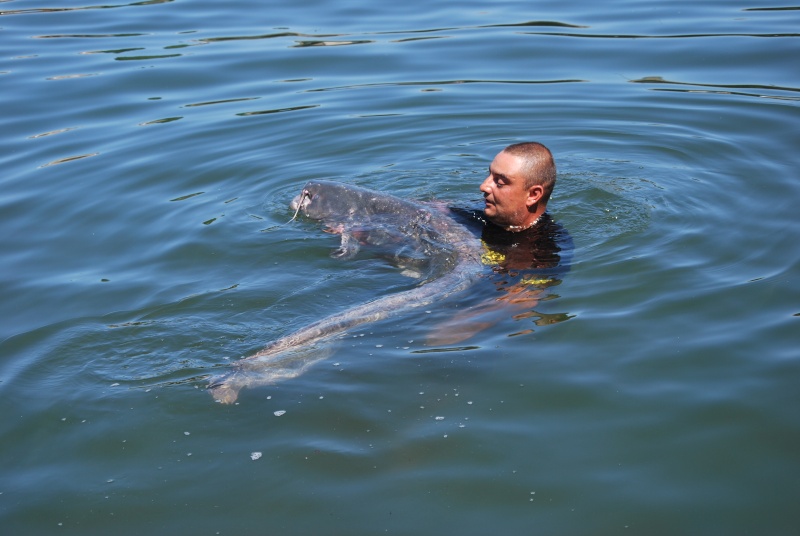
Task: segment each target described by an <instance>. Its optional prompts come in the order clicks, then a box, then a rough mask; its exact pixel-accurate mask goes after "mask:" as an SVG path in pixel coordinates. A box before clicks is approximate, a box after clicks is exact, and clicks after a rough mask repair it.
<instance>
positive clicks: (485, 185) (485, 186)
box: [480, 175, 492, 194]
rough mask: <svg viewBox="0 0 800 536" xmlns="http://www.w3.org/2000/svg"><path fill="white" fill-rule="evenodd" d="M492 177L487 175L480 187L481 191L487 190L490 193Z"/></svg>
mask: <svg viewBox="0 0 800 536" xmlns="http://www.w3.org/2000/svg"><path fill="white" fill-rule="evenodd" d="M491 178H492V176H491V175H489V176H488V177H486V178H485V179H484V180H483V182H482V183H481V187H480V191H481V192H486V193H487V194H488V193H489V183H490V182H491Z"/></svg>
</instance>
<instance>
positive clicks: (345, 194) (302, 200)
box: [290, 181, 361, 220]
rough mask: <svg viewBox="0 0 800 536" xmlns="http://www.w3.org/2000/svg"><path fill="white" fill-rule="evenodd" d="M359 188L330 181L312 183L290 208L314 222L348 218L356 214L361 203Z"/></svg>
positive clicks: (293, 200)
mask: <svg viewBox="0 0 800 536" xmlns="http://www.w3.org/2000/svg"><path fill="white" fill-rule="evenodd" d="M360 194H361V192H359V191H358V189H357V188H354V187H350V186H347V185H345V184H340V183H338V182H330V181H310V182H308V183H306V185H305V186H304V187H303V191H302V192H300V195H298V196H297V197H295V198H294V199H292V202H291V204H290V206H291V207H292V209H293V210H295V211H296V212H295V214H297V213H298V212H301V211H302V212H303V214H305V215H306V216H308V217H309V218H311V219H312V220H329V219H336V218H346V217H349V216H352V215H353V214H355V212H356V211H357V210H358V207H359V202H360V201H361V195H360Z"/></svg>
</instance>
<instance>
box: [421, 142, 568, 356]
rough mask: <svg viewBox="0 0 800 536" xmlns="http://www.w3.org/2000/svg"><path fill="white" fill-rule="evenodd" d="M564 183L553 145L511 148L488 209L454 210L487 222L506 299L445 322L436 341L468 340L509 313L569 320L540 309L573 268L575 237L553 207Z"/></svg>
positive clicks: (487, 257) (487, 240)
mask: <svg viewBox="0 0 800 536" xmlns="http://www.w3.org/2000/svg"><path fill="white" fill-rule="evenodd" d="M555 183H556V165H555V162H554V160H553V155H552V154H551V153H550V150H549V149H547V147H545V146H544V145H542V144H541V143H537V142H524V143H515V144H513V145H509V146H508V147H506V148H505V149H503V150H502V151H501V152H500V153H499V154H498V155H497V156H496V157H495V158H494V160H493V161H492V163H491V165H490V166H489V176H488V177H486V179H485V180H484V181H483V183H482V184H481V186H480V190H481V192H482V193H483V198H484V207H483V211H482V212H480V211H475V210H468V209H467V210H464V209H459V208H453V209H451V210H453V213H454V214H455V215H456V217H458V218H459V219H464V220H466V221H465V223H467V224H468V225H469V223H470V221H469V220H471V222H472V224H473V225H474V223H475V220H478V221H479V222H480V223H481V227H480V230H477V229H476V231H478V232H480V233H481V241H482V242H483V246H484V252H483V255H482V256H481V257H482V260H483V262H484V264H487V265H489V266H492V269H493V271H494V272H495V274H496V276H495V277H493V279H494V283H495V285H496V287H497V290H498V291H500V292H501V294H500V296H499V297H497V298H493V299H492V300H491V301H489V302H483V303H480V304H478V305H475V306H473V307H471V308H469V309H468V310H465V311H463V312H462V313H460V314H458V315H456V316H455V317H454V318H452V319H451V320H450V321H448V322H445V323H444V324H441V325H439V326H438V327H437V329H435V330H434V332H433V333H432V334H431V336H430V337H429V342H431V343H439V344H447V343H450V344H452V343H455V342H459V341H462V340H464V339H466V338H468V337H470V336H472V335H474V334H475V333H476V332H478V331H481V330H482V329H485V328H487V327H489V326H491V325H493V324H495V323H497V322H499V321H501V320H502V319H503V318H507V316H508V314H509V312H510V313H512V314H514V318H517V319H521V318H536V319H537V320H534V322H535V323H536V324H537V325H540V324H544V323H554V322H559V321H562V320H566V319H568V318H569V316H568V315H565V314H543V313H538V312H536V311H534V310H533V309H534V308H535V307H536V306H537V305H538V303H539V301H540V299H541V298H542V297H543V294H544V293H545V291H546V289H548V288H549V287H553V286H555V285H558V284H559V283H561V278H562V277H563V275H564V274H565V273H566V272H568V271H569V263H570V260H571V256H572V249H573V246H572V239H571V238H570V236H569V233H567V231H566V229H564V227H562V226H561V225H560V224H558V223H557V222H555V221H554V220H553V218H552V217H551V216H550V214H549V213H548V212H547V202H548V201H549V200H550V196H551V194H552V193H553V188H554V187H555Z"/></svg>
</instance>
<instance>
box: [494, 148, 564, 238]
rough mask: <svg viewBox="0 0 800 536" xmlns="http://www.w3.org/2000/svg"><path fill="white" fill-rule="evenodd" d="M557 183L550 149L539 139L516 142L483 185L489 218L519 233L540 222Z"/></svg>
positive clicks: (501, 156) (502, 226)
mask: <svg viewBox="0 0 800 536" xmlns="http://www.w3.org/2000/svg"><path fill="white" fill-rule="evenodd" d="M555 185H556V164H555V162H554V161H553V155H552V153H550V150H549V149H548V148H547V147H545V146H544V145H542V144H541V143H537V142H525V143H515V144H514V145H509V146H508V147H506V148H505V149H503V150H502V151H501V152H500V153H499V154H498V155H497V156H495V158H494V160H493V161H492V163H491V165H490V166H489V176H488V177H486V180H484V181H483V184H481V187H480V190H481V192H483V197H484V201H485V204H486V206H485V208H484V209H483V213H484V215H485V216H486V219H487V220H489V221H490V222H491V223H493V224H494V225H497V226H498V227H501V228H502V229H505V230H506V231H510V232H512V233H517V232H520V231H525V230H527V229H530V228H531V227H533V226H534V225H536V224H537V223H538V222H539V220H540V219H541V218H542V216H543V215H544V213H545V211H546V210H547V202H548V201H549V200H550V195H551V194H552V193H553V188H554V187H555Z"/></svg>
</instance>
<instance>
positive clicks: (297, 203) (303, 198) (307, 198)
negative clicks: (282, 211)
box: [289, 189, 313, 215]
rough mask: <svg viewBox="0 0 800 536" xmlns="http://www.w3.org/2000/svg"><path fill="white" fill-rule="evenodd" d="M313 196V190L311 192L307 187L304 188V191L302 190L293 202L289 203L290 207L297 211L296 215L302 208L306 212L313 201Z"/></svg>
mask: <svg viewBox="0 0 800 536" xmlns="http://www.w3.org/2000/svg"><path fill="white" fill-rule="evenodd" d="M312 197H313V196H312V194H311V192H309V191H308V190H307V189H303V191H302V192H300V195H298V196H297V197H295V198H294V199H292V202H291V203H289V207H290V208H291V209H292V210H294V211H296V212H295V215H297V212H299V211H301V210H302V211H304V212H305V210H306V207H307V206H308V205H309V203H311V198H312Z"/></svg>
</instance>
